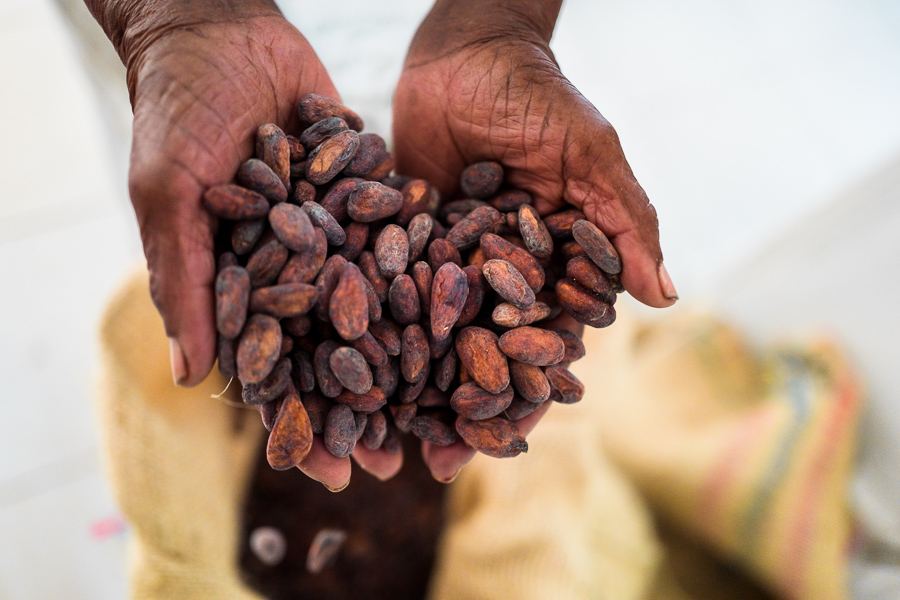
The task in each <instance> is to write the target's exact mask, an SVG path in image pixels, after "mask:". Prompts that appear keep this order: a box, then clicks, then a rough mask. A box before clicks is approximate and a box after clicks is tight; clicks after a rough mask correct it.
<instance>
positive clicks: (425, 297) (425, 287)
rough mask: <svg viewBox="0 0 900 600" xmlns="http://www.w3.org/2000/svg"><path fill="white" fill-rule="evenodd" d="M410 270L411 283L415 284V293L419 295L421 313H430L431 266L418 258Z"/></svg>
mask: <svg viewBox="0 0 900 600" xmlns="http://www.w3.org/2000/svg"><path fill="white" fill-rule="evenodd" d="M410 271H411V275H410V276H411V277H412V280H413V283H415V284H416V293H417V294H418V296H419V304H421V309H422V313H424V314H426V315H427V314H431V285H432V282H433V281H434V275H433V274H432V273H431V267H429V266H428V263H427V262H425V261H424V260H420V261H419V262H417V263H416V264H414V265H413V266H412V269H410Z"/></svg>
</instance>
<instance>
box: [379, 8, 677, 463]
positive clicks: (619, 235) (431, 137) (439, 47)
mask: <svg viewBox="0 0 900 600" xmlns="http://www.w3.org/2000/svg"><path fill="white" fill-rule="evenodd" d="M477 28H478V25H477V24H476V23H474V22H470V23H465V24H463V25H461V26H460V27H457V28H455V29H456V32H457V33H447V31H448V30H449V28H448V26H447V24H446V23H443V22H441V20H440V19H435V18H434V16H433V15H432V16H429V17H428V18H426V20H425V22H424V23H423V25H422V26H421V28H420V29H419V32H418V33H417V35H416V37H415V38H414V39H413V43H412V46H411V47H410V51H409V54H408V55H407V58H406V64H405V67H404V70H403V73H402V75H401V78H400V81H399V84H398V86H397V91H396V94H395V97H394V131H393V137H394V148H395V155H396V158H397V167H398V171H400V172H403V173H408V174H411V175H415V176H418V177H423V178H425V179H428V180H429V181H431V182H433V183H435V184H436V185H437V186H438V187H439V188H440V189H441V191H442V192H443V193H444V195H445V197H452V196H451V194H453V193H454V192H456V191H458V179H459V174H460V173H461V172H462V170H463V169H464V168H465V167H466V166H467V165H469V164H472V163H474V162H477V161H481V160H494V161H497V162H500V163H502V164H503V166H504V169H505V173H506V181H507V182H508V183H509V184H510V185H512V186H514V187H517V188H520V189H524V190H527V191H529V192H531V193H532V195H533V196H534V197H535V207H536V208H537V209H538V211H539V212H540V213H541V214H542V215H546V214H548V213H551V212H555V211H556V210H558V209H560V208H562V207H564V206H566V205H567V204H568V205H572V206H575V207H576V208H580V209H581V210H583V211H584V213H585V215H586V216H587V218H588V219H589V220H590V221H592V222H593V223H595V224H596V225H598V226H599V227H600V229H601V230H602V231H604V232H605V233H606V234H607V235H608V237H609V238H610V239H611V240H612V242H613V243H614V245H615V246H616V248H617V250H618V252H619V253H620V255H621V257H622V262H623V264H624V265H625V268H624V271H623V273H622V282H623V284H624V285H625V287H626V289H627V290H628V291H629V292H630V293H631V294H632V295H633V296H634V297H635V298H637V299H638V300H640V301H641V302H644V303H645V304H648V305H650V306H655V307H664V306H669V305H671V304H673V303H674V302H675V299H676V297H675V292H674V288H671V287H669V288H668V289H665V288H664V287H663V285H665V284H661V281H660V279H661V277H660V274H659V271H660V266H661V265H662V252H661V250H660V246H659V232H658V224H657V218H656V211H655V209H654V208H653V206H652V205H651V204H650V202H649V200H648V199H647V195H646V194H645V193H644V190H643V189H642V188H641V186H640V185H639V184H638V182H637V180H636V179H635V177H634V174H633V173H632V172H631V169H630V167H629V166H628V163H627V162H626V160H625V156H624V154H623V152H622V148H621V145H620V144H619V139H618V136H617V135H616V132H615V130H614V129H613V128H612V126H611V125H610V124H609V122H607V121H606V119H604V118H603V116H602V115H601V114H600V113H599V112H598V111H597V109H596V108H594V107H593V106H592V105H591V104H590V103H589V102H588V101H587V100H586V99H585V98H584V97H583V96H582V95H581V94H580V93H579V92H578V90H576V89H575V88H574V86H572V84H571V83H570V82H569V81H568V80H567V79H566V78H565V77H563V76H562V74H561V72H560V70H559V67H558V65H557V64H556V61H555V59H554V57H553V55H552V53H551V52H550V49H549V46H548V45H547V41H548V40H546V41H545V40H544V39H542V38H541V36H540V35H539V34H538V33H535V32H531V31H521V30H520V31H515V30H512V31H503V30H499V31H497V30H495V31H493V32H488V33H485V32H482V31H477V32H476V33H473V34H472V39H465V38H460V36H459V34H458V32H460V31H470V30H477ZM550 30H551V31H552V27H551V28H550ZM669 286H671V283H669ZM667 296H668V297H667ZM544 412H545V407H544V408H542V410H540V411H538V412H536V413H533V414H532V415H530V416H529V417H527V418H526V420H525V421H524V423H522V425H524V427H525V428H526V429H529V430H530V429H531V428H532V427H534V425H535V424H536V423H537V421H538V420H539V418H540V416H541V415H543V413H544ZM423 453H424V455H425V456H426V458H427V459H428V461H429V464H430V465H431V467H432V473H433V474H434V476H435V477H436V478H437V479H439V480H443V481H448V480H452V478H453V477H455V475H456V473H458V471H459V470H460V469H461V468H462V466H463V465H464V464H465V463H466V462H467V461H468V460H471V458H472V457H473V456H474V451H471V450H470V449H467V448H466V447H465V446H464V445H462V444H459V443H458V444H457V445H454V446H451V447H449V448H441V447H437V446H433V445H431V444H427V443H426V444H425V445H424V447H423Z"/></svg>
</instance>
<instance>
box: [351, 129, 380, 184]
mask: <svg viewBox="0 0 900 600" xmlns="http://www.w3.org/2000/svg"><path fill="white" fill-rule="evenodd" d="M388 156H389V153H388V151H387V145H386V144H385V142H384V138H383V137H381V136H380V135H378V134H377V133H361V134H360V135H359V148H357V150H356V154H355V155H354V156H353V159H352V160H351V161H350V162H349V163H347V166H346V167H344V175H346V176H348V177H365V176H366V175H368V174H369V173H371V172H372V171H374V170H375V169H376V168H377V167H378V166H379V165H381V163H382V162H384V160H385V158H387V157H388Z"/></svg>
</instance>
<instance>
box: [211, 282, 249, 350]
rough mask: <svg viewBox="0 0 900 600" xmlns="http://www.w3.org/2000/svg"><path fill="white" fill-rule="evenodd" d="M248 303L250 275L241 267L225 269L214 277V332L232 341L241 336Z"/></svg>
mask: <svg viewBox="0 0 900 600" xmlns="http://www.w3.org/2000/svg"><path fill="white" fill-rule="evenodd" d="M249 303H250V275H249V274H248V273H247V270H246V269H244V268H243V267H239V266H233V267H226V268H225V269H222V270H221V271H219V274H218V275H217V276H216V331H218V332H219V335H221V336H222V337H225V338H228V339H231V340H233V339H234V338H236V337H237V336H239V335H240V334H241V329H243V327H244V323H245V322H246V320H247V307H248V305H249Z"/></svg>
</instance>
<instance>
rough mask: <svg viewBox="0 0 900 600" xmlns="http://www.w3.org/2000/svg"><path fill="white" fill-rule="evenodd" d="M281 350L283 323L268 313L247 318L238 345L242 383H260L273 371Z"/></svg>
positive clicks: (238, 368)
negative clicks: (279, 322)
mask: <svg viewBox="0 0 900 600" xmlns="http://www.w3.org/2000/svg"><path fill="white" fill-rule="evenodd" d="M280 350H281V325H279V324H278V321H277V320H276V319H275V318H273V317H270V316H268V315H251V316H250V318H249V319H247V323H246V325H244V330H243V332H242V333H241V337H240V341H239V342H238V347H237V355H236V361H237V370H238V378H239V379H240V380H241V383H243V384H248V383H259V382H260V381H262V380H263V379H265V378H266V376H267V375H268V374H269V373H271V372H272V368H273V367H274V366H275V362H276V361H277V360H278V354H279V351H280Z"/></svg>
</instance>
